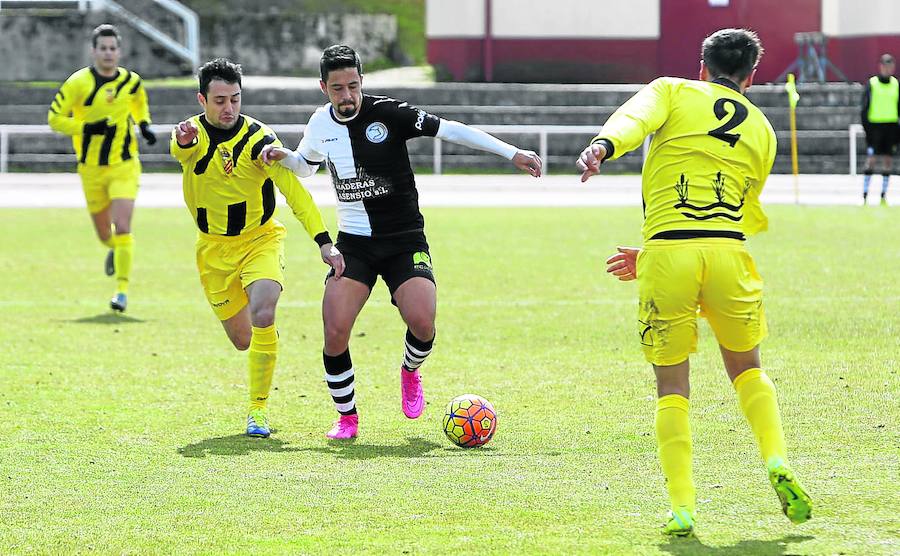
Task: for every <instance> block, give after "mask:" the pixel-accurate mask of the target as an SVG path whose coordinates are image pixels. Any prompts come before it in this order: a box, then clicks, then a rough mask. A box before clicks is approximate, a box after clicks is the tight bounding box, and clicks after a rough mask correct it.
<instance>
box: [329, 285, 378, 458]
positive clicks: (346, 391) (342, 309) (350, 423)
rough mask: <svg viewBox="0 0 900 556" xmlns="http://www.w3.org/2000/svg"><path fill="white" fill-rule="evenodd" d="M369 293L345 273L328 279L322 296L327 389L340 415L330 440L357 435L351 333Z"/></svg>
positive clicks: (357, 422)
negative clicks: (339, 276) (342, 275)
mask: <svg viewBox="0 0 900 556" xmlns="http://www.w3.org/2000/svg"><path fill="white" fill-rule="evenodd" d="M370 293H371V290H369V286H367V285H366V284H363V283H362V282H359V281H357V280H353V279H352V278H347V277H346V276H344V277H341V278H334V277H331V278H328V280H327V281H326V282H325V295H324V297H323V299H322V322H323V325H324V328H325V347H324V349H323V353H322V359H323V362H324V365H325V380H326V382H327V384H328V391H329V393H330V394H331V398H332V400H333V401H334V405H335V408H336V409H337V411H338V413H339V414H340V417H339V418H338V420H337V421H335V423H334V426H333V427H332V429H331V430H330V431H328V433H327V434H326V436H327V437H328V438H331V439H335V440H346V439H351V438H355V437H356V435H357V433H358V431H359V415H358V414H357V412H356V394H355V391H354V371H353V362H352V359H351V358H350V332H351V331H352V330H353V324H354V323H355V322H356V317H357V316H359V312H360V311H362V308H363V306H364V305H365V304H366V300H368V299H369V294H370Z"/></svg>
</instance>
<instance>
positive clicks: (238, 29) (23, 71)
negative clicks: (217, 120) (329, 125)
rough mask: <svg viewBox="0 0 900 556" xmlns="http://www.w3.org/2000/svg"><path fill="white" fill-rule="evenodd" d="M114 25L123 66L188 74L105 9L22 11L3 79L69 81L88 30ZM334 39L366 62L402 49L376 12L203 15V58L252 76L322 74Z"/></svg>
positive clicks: (83, 59) (6, 27) (2, 29)
mask: <svg viewBox="0 0 900 556" xmlns="http://www.w3.org/2000/svg"><path fill="white" fill-rule="evenodd" d="M101 23H114V24H116V25H118V26H119V29H120V31H121V32H122V34H123V50H124V51H123V55H122V65H124V66H126V67H128V68H129V69H131V70H134V71H137V72H138V73H140V74H141V75H142V76H143V77H164V76H170V75H187V74H190V73H192V72H193V71H194V69H195V68H191V67H188V66H186V65H184V64H183V62H181V61H179V60H178V59H177V58H176V57H175V56H174V55H172V54H170V53H169V52H168V51H166V50H165V49H163V48H162V47H161V46H159V45H158V44H156V43H153V42H152V41H150V40H149V39H146V38H145V37H144V36H143V35H141V34H139V33H138V32H137V31H136V30H134V29H132V28H131V27H130V26H129V24H128V23H127V22H126V21H117V20H115V18H110V17H108V16H106V15H105V14H102V13H100V14H98V13H86V14H81V13H78V12H74V11H64V12H59V11H49V10H33V11H32V10H24V11H15V12H7V11H6V10H4V12H3V15H0V60H3V64H2V66H0V81H49V80H60V81H61V80H63V79H65V78H66V77H68V76H69V75H70V74H71V73H72V72H73V71H74V70H75V69H77V68H80V67H83V66H85V65H87V64H89V63H90V33H91V30H92V29H93V28H94V27H96V26H97V25H99V24H101ZM336 42H346V43H348V44H353V45H356V46H357V50H358V51H359V52H360V55H361V56H362V57H363V59H364V60H366V61H373V60H378V59H392V57H394V56H395V55H396V54H397V48H396V43H397V21H396V18H395V17H394V16H392V15H375V14H371V15H370V14H324V15H316V16H308V17H307V16H304V15H302V14H271V13H255V14H245V15H242V16H241V17H240V18H234V17H229V16H226V15H218V14H213V15H201V17H200V44H201V53H200V57H201V60H208V59H211V58H214V57H217V56H227V57H230V58H232V59H233V60H235V61H237V62H239V63H241V64H242V65H243V66H244V71H245V72H246V73H248V74H253V75H297V74H298V73H304V74H308V75H316V74H318V67H319V58H320V56H321V54H322V49H323V48H325V47H327V46H329V45H331V44H334V43H336Z"/></svg>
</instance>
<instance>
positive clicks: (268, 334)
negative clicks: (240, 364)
mask: <svg viewBox="0 0 900 556" xmlns="http://www.w3.org/2000/svg"><path fill="white" fill-rule="evenodd" d="M251 330H252V334H253V335H252V336H251V337H250V410H251V411H252V410H254V409H265V408H266V400H268V399H269V389H271V387H272V375H273V374H275V359H276V358H277V357H278V332H277V331H276V330H275V325H274V324H273V325H272V326H267V327H265V328H257V327H255V326H253V327H251Z"/></svg>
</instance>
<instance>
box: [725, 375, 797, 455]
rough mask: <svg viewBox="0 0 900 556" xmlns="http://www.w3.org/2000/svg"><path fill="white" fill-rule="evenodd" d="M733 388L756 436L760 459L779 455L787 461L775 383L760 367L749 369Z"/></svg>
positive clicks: (735, 382) (739, 376) (735, 381)
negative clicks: (760, 454)
mask: <svg viewBox="0 0 900 556" xmlns="http://www.w3.org/2000/svg"><path fill="white" fill-rule="evenodd" d="M734 389H735V391H736V392H737V395H738V400H740V402H741V409H742V410H743V411H744V416H746V417H747V421H749V422H750V428H751V429H753V434H754V435H755V436H756V442H757V443H758V444H759V451H760V452H761V453H762V457H763V460H764V461H766V463H768V462H769V460H770V459H771V458H772V457H778V458H781V459H782V460H783V461H787V455H786V454H787V450H786V449H785V447H784V430H783V429H782V428H781V413H780V412H779V411H778V397H777V395H776V394H775V385H774V384H772V381H771V380H770V379H769V377H768V376H766V373H764V372H762V370H760V369H748V370H746V371H744V372H743V373H741V374H740V375H738V377H737V378H736V379H735V380H734Z"/></svg>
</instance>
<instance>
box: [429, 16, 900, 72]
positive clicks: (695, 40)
mask: <svg viewBox="0 0 900 556" xmlns="http://www.w3.org/2000/svg"><path fill="white" fill-rule="evenodd" d="M712 4H713V3H711V2H710V1H709V0H604V1H603V2H602V3H597V7H596V9H593V10H589V11H585V10H584V8H583V6H584V4H583V2H580V1H579V0H517V1H514V0H458V1H455V2H446V1H444V0H427V2H426V34H427V37H428V47H427V49H428V60H429V62H431V63H432V64H433V65H435V67H436V68H437V75H438V77H439V78H440V79H443V80H447V81H483V80H485V76H486V69H487V68H492V69H493V72H492V74H493V80H495V81H501V82H502V81H520V82H561V83H571V82H582V83H634V82H646V81H648V80H649V79H652V78H653V77H656V76H658V75H674V76H679V77H688V78H694V77H696V76H697V72H698V69H699V58H700V52H699V47H700V43H701V41H702V40H703V38H704V37H705V36H707V35H708V34H709V33H711V32H713V31H715V30H717V29H721V28H723V27H747V28H750V29H754V30H756V31H757V32H758V33H759V35H760V38H761V39H762V41H763V45H764V46H765V49H766V55H765V58H764V61H763V64H762V65H761V66H760V68H759V71H758V73H757V82H760V83H762V82H767V81H773V80H775V79H776V78H777V77H778V76H779V75H781V74H782V73H783V72H784V71H785V70H786V69H787V68H788V67H789V66H790V65H791V64H792V62H794V60H795V59H796V58H797V56H798V49H797V45H796V44H795V42H794V34H795V33H799V32H818V31H821V32H824V33H825V34H826V35H827V36H828V37H829V43H828V52H829V55H830V57H831V59H832V61H833V62H834V63H835V64H836V65H837V66H838V67H839V68H840V69H841V70H842V71H843V72H844V73H845V74H846V75H847V77H848V78H850V79H851V80H855V81H861V80H864V79H866V78H867V77H868V76H869V75H871V74H872V73H873V72H874V71H875V70H876V67H875V65H876V64H875V62H876V60H877V57H878V55H879V54H881V53H882V52H893V53H894V54H895V55H898V56H900V2H897V1H896V0H870V1H867V2H858V1H855V0H791V1H790V2H784V1H783V0H727V1H724V2H718V3H716V4H717V5H712ZM488 30H490V32H488ZM829 77H830V78H832V79H835V78H836V77H837V76H836V75H834V74H830V75H829Z"/></svg>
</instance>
